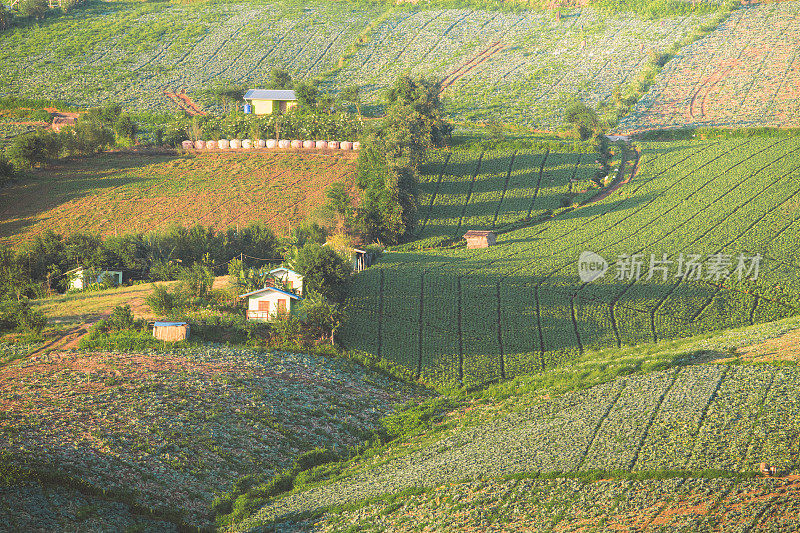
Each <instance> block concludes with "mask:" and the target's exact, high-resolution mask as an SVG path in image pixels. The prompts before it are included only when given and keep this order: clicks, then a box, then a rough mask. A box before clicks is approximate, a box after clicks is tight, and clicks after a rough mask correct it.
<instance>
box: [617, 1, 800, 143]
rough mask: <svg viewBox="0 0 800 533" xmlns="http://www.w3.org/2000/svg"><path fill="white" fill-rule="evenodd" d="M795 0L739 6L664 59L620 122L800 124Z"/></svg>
mask: <svg viewBox="0 0 800 533" xmlns="http://www.w3.org/2000/svg"><path fill="white" fill-rule="evenodd" d="M799 23H800V2H776V3H767V4H758V5H751V6H744V7H742V8H740V9H738V10H737V11H735V12H734V13H733V14H732V15H731V17H730V18H729V19H728V20H726V21H725V22H723V23H722V24H721V25H720V26H719V27H718V28H717V29H716V30H715V31H713V32H712V33H711V34H709V35H708V36H706V37H704V38H703V39H701V40H699V41H696V42H694V43H693V44H691V45H689V46H687V47H686V48H685V49H683V50H682V51H681V52H680V54H678V55H677V56H676V57H675V59H673V60H672V61H669V62H668V63H667V64H666V65H665V66H664V69H663V70H662V72H661V73H660V74H659V75H658V77H657V78H656V80H655V82H654V84H653V87H652V88H651V89H650V91H649V92H648V93H647V94H646V95H645V96H644V97H643V98H642V99H641V100H640V101H639V102H638V103H637V104H636V106H635V107H634V108H633V110H632V112H631V113H630V115H629V116H627V117H625V118H624V119H623V120H622V122H621V123H620V124H619V126H618V127H617V131H618V132H620V133H634V132H636V131H641V130H649V129H660V128H675V127H687V126H689V127H698V126H712V127H754V126H772V127H780V128H785V127H788V126H792V127H798V126H800V108H799V107H798V105H797V101H798V96H800V53H799V52H798V51H800V30H798V27H799V26H798V24H799Z"/></svg>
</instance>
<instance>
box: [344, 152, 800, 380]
mask: <svg viewBox="0 0 800 533" xmlns="http://www.w3.org/2000/svg"><path fill="white" fill-rule="evenodd" d="M473 157H474V159H476V160H477V159H478V158H479V157H480V156H479V155H477V154H476V155H474V156H473ZM476 163H477V161H476ZM799 178H800V137H785V138H780V139H773V138H761V137H758V138H750V139H746V140H730V141H721V142H716V141H715V142H702V141H696V142H694V141H693V142H686V141H683V142H678V143H661V144H659V143H652V144H646V145H645V146H644V150H643V154H642V161H641V164H640V171H639V172H638V174H637V175H636V176H635V177H634V179H633V180H632V181H631V182H630V183H628V184H626V185H625V186H624V187H623V188H621V189H620V190H619V191H618V192H617V193H616V194H613V195H611V196H609V197H607V198H605V199H603V200H601V201H599V202H596V203H592V204H589V205H587V206H584V207H582V208H579V209H575V210H573V211H569V212H566V213H563V214H561V215H558V216H556V217H555V218H552V219H548V220H546V221H545V222H543V223H541V224H536V225H533V226H531V227H527V228H523V229H520V230H516V231H512V232H509V233H505V234H502V235H500V236H499V237H498V245H497V246H494V247H491V248H488V249H483V250H466V249H463V248H461V249H454V250H453V249H451V250H434V251H426V252H417V253H393V254H389V255H387V257H386V258H385V259H384V260H383V261H382V262H381V263H379V265H377V268H373V269H369V270H367V271H366V272H364V273H361V274H359V275H358V277H357V278H356V279H357V281H356V283H355V285H354V290H353V293H352V295H351V298H350V301H349V307H350V316H351V321H350V323H349V324H348V326H347V327H346V328H345V330H344V331H343V336H344V339H345V341H346V342H347V343H348V344H349V345H351V346H354V347H358V348H363V349H365V350H368V351H371V352H373V353H380V354H381V355H383V356H386V357H389V358H391V359H393V360H395V361H397V362H400V363H402V364H404V365H407V366H408V367H409V368H412V369H414V370H415V371H417V372H418V373H419V375H421V376H422V377H423V378H425V379H427V380H429V381H432V382H436V383H458V382H464V383H475V382H477V383H481V382H485V381H488V380H492V379H497V378H501V377H510V376H514V375H518V374H522V373H527V372H531V371H537V370H541V369H544V368H549V367H553V366H558V365H560V364H563V363H565V362H567V361H569V360H570V358H572V357H574V356H575V355H577V354H579V353H581V352H582V351H584V350H587V349H595V348H602V347H607V346H618V345H622V344H638V343H641V342H648V341H654V340H659V339H665V338H674V337H680V336H687V335H692V334H697V333H700V332H704V331H709V330H717V329H721V328H727V327H732V326H736V325H743V324H750V323H760V322H765V321H769V320H774V319H777V318H781V317H784V316H789V315H793V314H795V313H796V312H797V306H796V301H797V297H798V290H797V288H796V286H795V284H794V279H796V273H797V269H798V268H800V263H798V259H800V258H798V254H797V251H796V247H795V246H794V244H793V243H796V242H797V241H796V240H797V238H798V234H797V233H798V230H800V211H798V210H799V209H800V179H799ZM468 179H469V180H470V182H471V179H470V178H468V177H465V178H464V180H465V181H466V180H468ZM585 251H591V252H595V253H596V254H598V255H599V256H600V257H601V258H602V259H605V260H606V262H607V271H606V273H605V275H604V276H603V277H600V278H599V279H596V280H594V281H591V282H588V283H584V282H582V281H581V278H580V277H579V275H578V267H579V257H580V256H581V254H582V252H585ZM664 254H666V257H665V256H664ZM651 262H652V266H651ZM756 268H757V270H756ZM725 275H727V277H726V276H725ZM754 277H755V278H756V279H751V278H754Z"/></svg>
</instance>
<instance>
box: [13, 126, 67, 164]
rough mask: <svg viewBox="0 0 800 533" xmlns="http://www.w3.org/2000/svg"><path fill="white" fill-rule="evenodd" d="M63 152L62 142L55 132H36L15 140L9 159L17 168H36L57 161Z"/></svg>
mask: <svg viewBox="0 0 800 533" xmlns="http://www.w3.org/2000/svg"><path fill="white" fill-rule="evenodd" d="M60 152H61V140H60V137H59V136H58V135H56V134H55V133H53V132H49V131H48V132H44V131H43V132H36V133H29V134H27V135H21V136H19V137H17V138H16V139H14V142H13V143H11V146H9V148H8V157H9V158H10V159H11V161H12V163H13V165H14V167H16V168H34V167H38V166H42V165H44V164H45V163H46V162H47V161H48V160H50V159H55V158H57V157H58V155H59V153H60Z"/></svg>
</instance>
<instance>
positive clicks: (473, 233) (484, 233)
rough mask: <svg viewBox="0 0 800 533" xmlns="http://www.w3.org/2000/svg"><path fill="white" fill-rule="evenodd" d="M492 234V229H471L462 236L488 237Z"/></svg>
mask: <svg viewBox="0 0 800 533" xmlns="http://www.w3.org/2000/svg"><path fill="white" fill-rule="evenodd" d="M493 234H494V232H493V231H488V230H480V229H471V230H469V231H467V232H466V233H465V234H464V237H488V236H489V235H493Z"/></svg>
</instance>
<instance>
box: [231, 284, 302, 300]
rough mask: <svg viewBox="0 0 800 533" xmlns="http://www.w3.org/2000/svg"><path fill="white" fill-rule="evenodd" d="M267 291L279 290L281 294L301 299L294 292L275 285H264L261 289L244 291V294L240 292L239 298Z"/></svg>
mask: <svg viewBox="0 0 800 533" xmlns="http://www.w3.org/2000/svg"><path fill="white" fill-rule="evenodd" d="M267 291H275V292H279V293H281V294H285V295H286V296H291V297H292V298H294V299H295V300H302V298H300V297H299V296H297V295H296V294H292V293H291V292H288V291H285V290H283V289H279V288H277V287H264V288H263V289H258V290H256V291H252V292H248V293H245V294H240V295H239V298H244V297H246V296H253V295H254V294H259V293H262V292H267Z"/></svg>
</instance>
